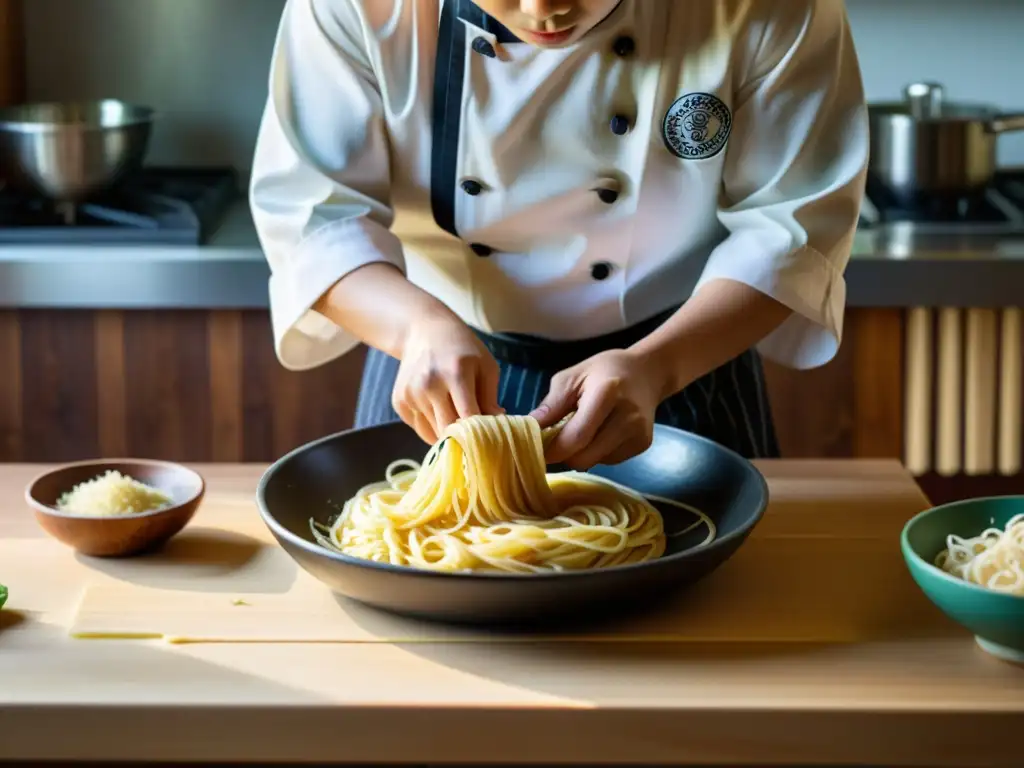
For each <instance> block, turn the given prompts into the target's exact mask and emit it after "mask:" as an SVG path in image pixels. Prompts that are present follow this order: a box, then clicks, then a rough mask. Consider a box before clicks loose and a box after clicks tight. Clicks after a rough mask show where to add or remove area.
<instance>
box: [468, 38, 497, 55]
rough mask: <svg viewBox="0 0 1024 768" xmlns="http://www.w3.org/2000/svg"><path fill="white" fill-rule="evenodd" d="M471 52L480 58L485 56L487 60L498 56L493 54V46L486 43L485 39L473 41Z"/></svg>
mask: <svg viewBox="0 0 1024 768" xmlns="http://www.w3.org/2000/svg"><path fill="white" fill-rule="evenodd" d="M473 50H474V51H476V52H477V53H479V54H480V55H481V56H486V57H487V58H489V59H493V58H494V57H496V56H497V55H498V54H496V53H495V52H494V46H493V45H491V44H490V43H489V42H488V41H487V38H486V37H478V38H476V40H474V41H473Z"/></svg>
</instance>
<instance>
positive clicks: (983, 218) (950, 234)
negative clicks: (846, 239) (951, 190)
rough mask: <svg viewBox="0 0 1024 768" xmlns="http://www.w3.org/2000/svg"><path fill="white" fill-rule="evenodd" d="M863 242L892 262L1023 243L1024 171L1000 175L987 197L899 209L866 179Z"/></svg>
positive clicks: (875, 184)
mask: <svg viewBox="0 0 1024 768" xmlns="http://www.w3.org/2000/svg"><path fill="white" fill-rule="evenodd" d="M858 235H859V237H860V238H861V240H862V242H864V243H865V245H866V246H869V247H870V248H872V249H873V250H875V251H879V252H887V253H889V254H890V255H892V256H894V257H911V256H913V255H915V254H916V253H926V252H932V253H934V252H936V251H942V252H948V253H953V254H955V253H957V252H964V251H972V250H980V249H992V248H993V247H995V246H996V245H997V244H1000V245H1001V244H1004V243H1013V242H1017V243H1021V242H1024V169H1013V170H1007V171H1004V172H1000V173H999V174H998V175H997V176H996V178H995V180H994V181H993V182H992V184H991V186H990V187H989V188H988V189H986V190H985V191H984V192H983V193H980V194H977V195H973V196H970V197H967V196H965V197H945V198H942V199H935V200H923V201H921V202H919V203H917V204H916V205H914V206H906V205H900V204H899V203H898V202H897V201H896V200H894V199H893V198H892V196H891V195H889V194H888V192H887V190H886V189H885V188H884V187H883V186H882V185H879V184H877V183H875V182H874V181H873V180H871V179H868V183H867V193H866V196H865V200H864V205H863V207H862V209H861V219H860V226H859V232H858Z"/></svg>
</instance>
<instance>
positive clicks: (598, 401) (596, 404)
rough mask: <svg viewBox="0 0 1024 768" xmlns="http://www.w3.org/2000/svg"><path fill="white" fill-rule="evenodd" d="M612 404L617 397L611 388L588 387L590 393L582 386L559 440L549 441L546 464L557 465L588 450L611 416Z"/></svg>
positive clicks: (609, 386) (613, 406) (605, 385)
mask: <svg viewBox="0 0 1024 768" xmlns="http://www.w3.org/2000/svg"><path fill="white" fill-rule="evenodd" d="M615 404H616V397H615V392H614V390H613V385H612V384H609V383H597V384H594V385H591V386H590V388H589V389H588V388H587V387H586V385H585V384H584V387H583V391H582V392H581V394H580V397H579V400H578V401H577V403H576V413H575V414H574V415H573V417H572V418H571V419H569V421H568V422H566V425H565V426H564V427H562V431H561V432H559V433H558V437H556V438H555V439H554V440H552V441H551V445H550V447H549V448H548V452H547V460H548V462H549V463H551V464H558V463H559V462H563V461H565V460H566V459H568V458H570V457H572V456H576V455H577V454H579V453H580V452H581V451H582V450H583V449H584V448H586V447H587V446H589V445H590V444H591V443H592V442H593V441H594V438H595V437H596V436H597V432H598V430H600V429H601V427H602V426H604V423H605V422H606V421H607V420H608V417H609V416H611V414H612V411H613V410H614V408H615Z"/></svg>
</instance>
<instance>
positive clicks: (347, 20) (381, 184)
mask: <svg viewBox="0 0 1024 768" xmlns="http://www.w3.org/2000/svg"><path fill="white" fill-rule="evenodd" d="M362 41H363V31H362V28H361V24H360V20H359V18H358V17H357V16H356V14H355V12H354V10H353V8H352V5H351V3H350V0H288V2H287V4H286V6H285V10H284V15H283V17H282V21H281V26H280V30H279V33H278V38H277V43H276V46H275V49H274V56H273V62H272V64H271V74H270V95H269V98H268V101H267V106H266V109H265V112H264V115H263V120H262V123H261V126H260V131H259V137H258V140H257V146H256V155H255V159H254V161H253V172H252V181H251V185H250V195H249V197H250V204H251V208H252V214H253V219H254V222H255V224H256V230H257V233H258V235H259V239H260V244H261V246H262V248H263V251H264V253H265V254H266V258H267V261H268V262H269V264H270V270H271V277H270V308H271V317H272V322H273V329H274V344H275V349H276V351H277V355H278V358H279V359H280V361H281V363H282V364H283V365H284V366H285V367H287V368H290V369H293V370H301V369H307V368H312V367H315V366H318V365H321V364H323V363H325V362H328V361H329V360H331V359H333V358H336V357H338V356H339V355H342V354H344V353H345V352H347V351H348V350H350V349H351V348H352V347H354V346H355V345H356V343H357V341H356V339H355V338H353V337H352V336H350V335H349V334H348V333H346V332H345V331H344V330H343V329H342V328H339V327H338V326H337V325H335V324H334V323H332V322H331V321H330V320H328V319H327V318H326V317H324V316H323V315H321V314H320V313H318V312H316V311H315V310H313V309H312V307H313V305H314V304H315V303H316V302H317V300H318V299H319V298H320V297H321V296H322V295H323V294H324V293H325V292H326V291H327V290H329V289H330V288H331V287H332V286H333V285H334V284H335V283H337V282H338V281H339V280H340V279H341V278H343V277H344V276H345V275H347V274H348V273H350V272H352V271H353V270H355V269H357V268H359V267H361V266H364V265H366V264H370V263H373V262H387V263H390V264H393V265H395V266H396V267H398V268H399V269H402V270H403V271H404V268H405V265H404V261H403V256H402V246H401V243H400V242H399V240H398V238H396V237H395V236H394V234H392V233H391V231H390V229H389V227H390V225H391V222H392V218H393V213H392V210H391V207H390V194H389V182H390V167H389V162H388V142H387V133H386V130H385V125H384V116H383V109H382V103H381V97H380V91H379V89H378V86H377V82H376V78H375V76H374V74H373V67H372V65H371V62H370V60H369V58H368V56H367V53H366V51H365V46H364V45H363V42H362Z"/></svg>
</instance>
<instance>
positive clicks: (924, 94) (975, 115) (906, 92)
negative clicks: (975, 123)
mask: <svg viewBox="0 0 1024 768" xmlns="http://www.w3.org/2000/svg"><path fill="white" fill-rule="evenodd" d="M869 106H870V109H871V111H872V112H874V113H876V114H886V115H905V116H907V117H910V118H913V119H914V120H987V119H990V118H992V117H993V116H994V115H996V114H998V110H996V109H994V108H993V107H991V106H989V105H987V104H972V103H965V102H955V101H947V100H946V96H945V90H944V89H943V87H942V86H941V85H939V84H938V83H927V82H923V83H911V84H910V85H908V86H906V87H905V88H904V89H903V101H899V102H887V103H879V104H871V105H869Z"/></svg>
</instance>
